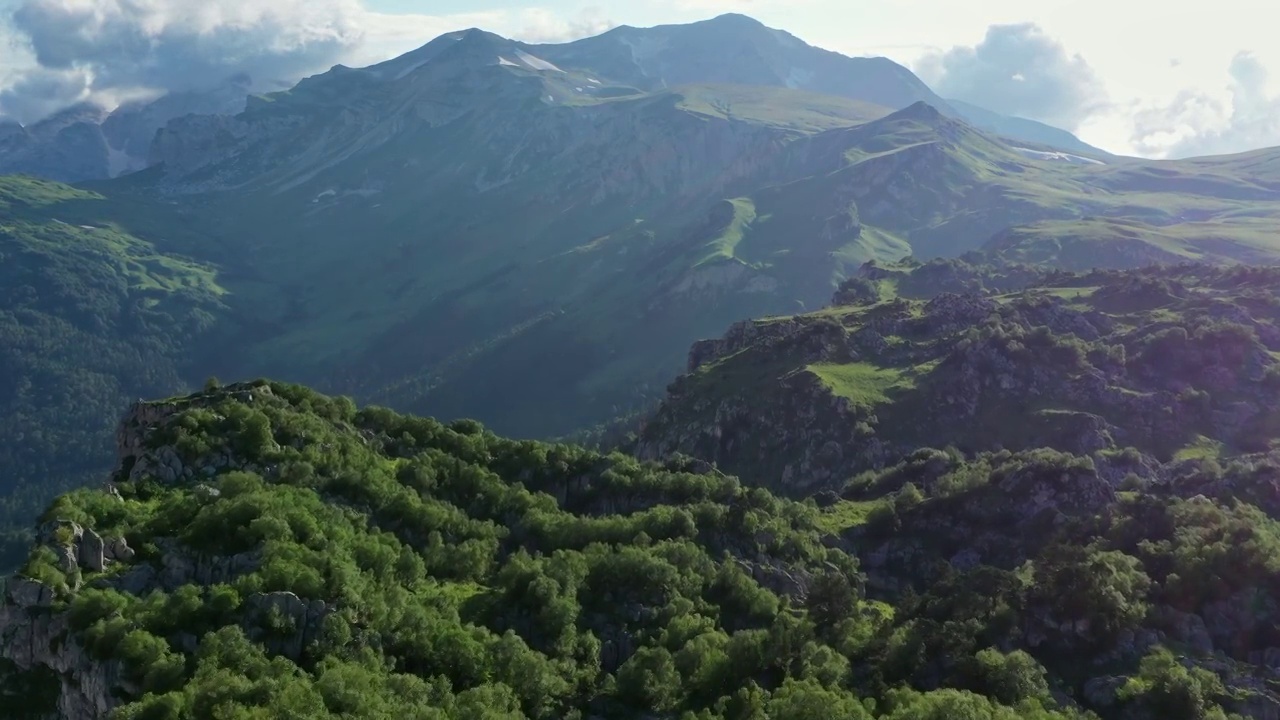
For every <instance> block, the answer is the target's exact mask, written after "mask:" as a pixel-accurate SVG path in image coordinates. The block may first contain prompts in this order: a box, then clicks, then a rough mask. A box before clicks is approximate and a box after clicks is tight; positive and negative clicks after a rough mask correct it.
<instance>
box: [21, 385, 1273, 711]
mask: <svg viewBox="0 0 1280 720" xmlns="http://www.w3.org/2000/svg"><path fill="white" fill-rule="evenodd" d="M120 449H121V457H122V460H121V464H120V467H119V468H118V469H117V471H116V472H115V473H114V475H113V476H112V478H111V480H110V482H109V483H108V484H107V486H106V487H105V488H102V489H86V490H79V491H76V492H73V493H70V494H68V495H65V496H63V497H61V498H60V499H59V500H58V501H57V502H56V503H55V504H54V505H53V506H52V507H51V508H50V510H49V511H48V512H47V513H46V515H45V517H44V520H43V523H42V526H41V544H40V545H39V546H38V547H37V548H36V549H35V551H34V552H33V553H32V554H31V556H30V558H29V560H28V562H27V564H26V567H25V568H24V570H23V572H22V573H21V574H20V576H18V577H17V578H15V579H12V580H11V581H10V582H9V584H8V588H7V591H6V594H5V598H4V599H5V603H4V604H3V605H2V606H0V640H3V645H2V646H0V653H3V660H0V694H3V695H5V697H6V698H7V699H10V700H12V701H13V702H11V703H10V704H9V705H6V709H10V708H17V709H15V710H12V711H11V712H12V715H11V716H12V717H33V718H35V717H48V716H49V714H50V713H51V712H55V711H57V712H61V713H62V715H63V716H74V717H87V718H92V717H108V716H109V717H114V718H225V717H244V718H256V717H261V718H267V717H299V718H303V717H305V718H323V717H335V718H337V717H341V718H387V717H393V716H404V717H415V718H416V717H440V718H524V717H528V718H565V717H582V718H588V717H600V718H614V717H618V718H631V717H634V718H681V719H682V720H684V719H691V720H701V719H704V718H705V719H707V720H711V719H714V718H724V719H725V720H730V719H732V720H748V719H752V720H769V719H778V720H782V719H786V720H792V719H798V720H806V719H808V718H814V719H815V720H816V719H819V718H821V719H823V720H825V719H826V718H832V717H841V718H892V719H894V720H915V719H917V718H937V719H939V720H942V719H943V718H957V717H959V718H1000V719H1005V718H1007V719H1009V720H1013V719H1014V718H1044V719H1048V718H1087V717H1102V718H1146V717H1151V718H1156V717H1159V718H1222V717H1225V712H1224V710H1230V711H1233V712H1238V713H1243V714H1244V715H1246V716H1254V717H1266V716H1267V715H1265V713H1266V712H1270V711H1274V710H1276V709H1280V698H1277V697H1276V696H1275V695H1273V694H1272V691H1271V690H1269V685H1268V683H1269V682H1272V681H1273V680H1274V678H1273V677H1272V676H1273V674H1274V673H1275V671H1274V670H1271V669H1268V666H1269V663H1270V662H1271V658H1272V655H1273V654H1274V646H1275V645H1276V644H1277V643H1278V642H1280V638H1278V637H1275V636H1274V627H1275V622H1274V617H1273V614H1272V613H1273V611H1274V609H1273V608H1271V606H1270V605H1269V604H1268V603H1267V602H1266V601H1265V598H1266V597H1268V596H1269V594H1270V593H1272V592H1274V590H1276V589H1280V588H1278V586H1277V585H1276V579H1277V577H1280V576H1277V572H1280V569H1277V567H1276V565H1275V550H1276V549H1277V548H1280V524H1278V523H1277V521H1276V520H1275V517H1276V515H1275V513H1276V512H1277V510H1280V508H1277V507H1276V506H1275V501H1274V497H1273V496H1272V495H1271V494H1270V493H1269V492H1268V490H1267V488H1268V487H1269V485H1268V482H1273V481H1274V478H1275V477H1277V476H1280V458H1272V459H1267V458H1254V459H1252V460H1250V461H1248V462H1243V461H1241V462H1236V463H1234V464H1232V465H1230V466H1228V467H1226V468H1222V467H1219V466H1217V465H1215V464H1213V463H1211V462H1207V461H1206V462H1197V463H1193V464H1189V465H1185V466H1184V467H1182V469H1181V470H1179V471H1178V472H1176V473H1166V474H1160V473H1156V474H1151V473H1146V474H1145V475H1141V476H1140V475H1138V474H1136V473H1135V474H1134V476H1133V477H1132V478H1129V479H1128V480H1126V481H1125V483H1126V484H1125V487H1127V488H1131V489H1136V488H1142V489H1144V490H1145V491H1146V492H1145V493H1144V494H1142V495H1138V494H1136V493H1134V492H1132V491H1131V490H1122V491H1115V490H1113V489H1112V487H1111V485H1110V484H1109V483H1108V481H1106V480H1102V479H1100V477H1099V475H1098V473H1097V470H1096V468H1095V467H1094V466H1093V464H1092V463H1091V461H1090V460H1088V459H1085V458H1073V457H1070V456H1067V455H1062V454H1057V453H1054V452H1051V451H1041V452H1034V453H1027V454H1012V453H1008V452H1004V453H1000V454H990V455H983V456H980V457H977V458H973V459H965V458H963V457H961V456H960V455H958V454H957V453H955V452H950V453H948V452H942V451H921V452H918V453H916V454H915V455H913V456H912V457H911V458H909V459H908V461H906V462H904V463H903V464H902V465H900V466H896V467H894V468H890V469H888V470H886V471H884V472H882V473H873V474H868V475H865V476H861V477H859V478H857V479H856V480H855V481H854V482H852V483H850V485H849V486H848V488H846V490H845V494H846V496H847V497H848V498H849V499H843V500H838V501H837V502H836V503H835V504H834V505H828V502H827V501H826V500H823V501H822V503H821V504H822V505H828V506H827V507H822V508H820V507H818V504H817V503H815V502H813V501H808V502H806V503H797V502H793V501H788V500H782V499H779V498H777V497H774V496H772V495H771V494H769V493H768V492H766V491H764V490H761V489H750V488H747V487H745V486H743V485H742V484H741V483H739V482H738V481H737V480H735V479H734V478H731V477H728V476H725V475H722V474H720V473H718V472H715V471H714V470H710V469H709V468H708V467H707V466H705V465H704V464H701V463H699V462H697V461H693V460H675V461H671V462H668V463H666V464H664V465H656V464H643V463H640V462H638V461H636V460H634V459H632V458H629V457H626V456H623V455H618V454H613V455H601V454H598V453H594V452H589V451H586V450H582V449H579V448H575V447H572V446H564V445H547V444H542V443H535V442H527V441H511V440H504V439H501V438H498V437H496V436H494V435H493V434H491V433H489V432H487V431H485V430H484V429H483V428H481V427H480V426H478V425H476V424H474V423H470V422H457V423H452V424H447V425H446V424H442V423H440V422H437V421H434V420H429V419H421V418H414V417H407V416H402V415H397V414H395V413H392V412H390V411H388V410H385V409H380V408H367V409H364V410H357V409H356V407H355V405H354V404H353V403H351V402H350V401H349V400H346V399H342V398H327V397H323V396H320V395H317V394H315V393H313V392H311V391H308V390H306V389H304V388H301V387H298V386H289V385H282V384H276V383H268V382H265V381H264V382H258V383H252V384H245V385H237V386H232V387H229V388H224V389H211V390H209V391H206V392H204V393H201V394H199V395H196V396H192V397H188V398H180V399H174V400H170V401H166V402H163V403H151V404H143V405H139V406H137V407H136V408H135V409H134V411H133V412H132V413H131V414H130V415H129V416H128V417H127V418H126V421H125V423H124V424H123V425H122V429H121V434H120ZM1140 472H1141V470H1140ZM1268 479H1270V480H1268ZM864 506H869V507H870V512H869V513H866V514H865V515H864V516H863V517H861V518H860V519H854V515H855V513H852V512H851V511H853V510H856V508H857V507H864ZM1032 506H1035V507H1032ZM1053 516H1057V518H1058V519H1057V520H1053V519H1052V517H1053ZM859 555H860V556H861V558H862V560H861V564H862V565H863V566H864V567H861V568H860V567H859V564H860V561H859V559H858V556H859ZM55 669H56V670H57V672H54V670H55Z"/></svg>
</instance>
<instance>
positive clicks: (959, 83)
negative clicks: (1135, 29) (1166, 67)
mask: <svg viewBox="0 0 1280 720" xmlns="http://www.w3.org/2000/svg"><path fill="white" fill-rule="evenodd" d="M915 69H916V72H917V73H918V74H919V75H920V77H921V78H922V79H923V80H924V81H925V82H926V83H928V84H929V85H930V86H932V87H933V89H934V91H935V92H937V93H938V94H939V95H942V96H943V97H950V98H956V99H957V100H964V101H966V102H970V103H973V104H975V105H980V106H982V107H985V108H987V109H989V110H994V111H996V112H1000V113H1004V114H1006V115H1016V116H1019V117H1026V118H1031V119H1033V120H1040V121H1043V122H1046V123H1049V124H1051V125H1056V126H1058V127H1062V128H1066V129H1068V130H1074V129H1076V128H1077V127H1078V126H1079V125H1080V124H1081V122H1083V121H1084V120H1085V119H1086V118H1088V117H1089V116H1090V115H1092V114H1093V113H1095V112H1098V111H1099V110H1100V109H1101V108H1103V107H1104V106H1105V105H1106V91H1105V89H1104V88H1103V85H1102V81H1101V80H1100V79H1099V77H1098V75H1097V74H1096V73H1095V72H1094V70H1093V68H1091V67H1090V66H1089V64H1088V63H1087V62H1085V60H1084V58H1082V57H1081V56H1080V55H1072V54H1070V53H1068V52H1067V50H1066V48H1065V47H1063V45H1062V43H1060V42H1058V41H1057V40H1055V39H1053V38H1051V37H1049V36H1048V35H1046V34H1045V33H1044V32H1043V31H1042V30H1041V29H1040V28H1039V27H1038V26H1037V25H1035V24H1033V23H1022V24H1018V25H992V26H990V27H989V28H988V29H987V33H986V37H985V38H984V39H983V40H982V42H980V43H978V44H977V45H974V46H972V47H953V48H951V49H950V50H947V51H945V52H935V53H930V54H928V55H926V56H924V57H923V58H921V59H920V60H919V61H918V62H917V63H916V68H915Z"/></svg>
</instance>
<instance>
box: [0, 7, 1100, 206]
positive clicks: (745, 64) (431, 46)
mask: <svg viewBox="0 0 1280 720" xmlns="http://www.w3.org/2000/svg"><path fill="white" fill-rule="evenodd" d="M478 38H483V43H477V42H476V40H477V39H478ZM463 39H467V40H469V41H470V42H468V43H467V44H466V45H467V46H468V47H470V48H472V51H474V52H476V53H479V54H478V55H476V56H475V57H473V58H472V59H473V60H475V61H489V62H493V63H504V64H507V65H509V66H511V67H523V68H525V69H530V70H547V69H551V68H555V69H557V70H559V69H561V68H563V69H565V70H568V71H570V72H576V73H578V79H579V80H580V81H583V82H584V83H585V84H586V85H587V86H593V85H609V86H611V89H610V90H609V91H608V92H611V93H619V94H625V93H629V92H647V93H654V92H660V91H663V90H668V89H671V88H675V87H679V86H687V85H707V84H717V85H725V84H731V85H746V86H755V87H775V88H788V89H795V90H806V91H809V92H814V93H819V94H823V95H830V96H835V97H841V98H846V99H849V100H853V101H856V102H860V103H866V104H868V105H877V106H880V107H882V108H884V112H890V111H893V110H898V109H901V108H904V107H906V106H908V105H910V104H912V103H914V102H919V101H924V102H928V103H930V104H931V105H933V106H935V107H937V108H939V109H940V110H942V111H943V112H945V113H947V114H948V115H951V116H954V117H961V118H964V119H966V120H967V121H969V122H971V123H973V124H974V125H976V126H977V127H981V128H983V129H986V130H990V131H993V132H998V133H1000V134H1002V135H1007V136H1009V137H1012V138H1015V139H1018V140H1022V141H1025V142H1030V143H1035V144H1038V145H1049V146H1052V147H1054V148H1057V149H1060V150H1068V151H1072V152H1087V153H1090V154H1094V155H1104V154H1105V153H1103V152H1102V151H1100V150H1097V148H1092V147H1091V146H1089V145H1087V144H1085V143H1082V142H1081V141H1080V140H1079V139H1077V138H1075V136H1073V135H1071V134H1070V133H1068V132H1066V131H1061V130H1058V129H1056V128H1050V127H1048V126H1046V125H1042V124H1040V123H1036V122H1033V121H1029V120H1022V119H1020V118H1011V117H1006V116H1002V115H999V114H998V113H993V112H991V111H988V110H984V109H982V108H978V107H975V106H972V105H967V104H963V103H959V102H957V101H948V100H944V99H942V98H940V97H938V96H937V95H936V94H935V93H934V92H933V91H932V90H930V89H929V88H928V87H927V86H926V85H925V84H924V83H923V82H921V81H920V79H919V78H917V77H916V76H915V75H914V74H912V72H911V71H910V70H908V69H907V68H905V67H903V66H901V65H899V64H897V63H895V62H893V61H891V60H888V59H886V58H854V57H847V56H844V55H841V54H839V53H835V52H831V51H828V50H823V49H820V48H816V47H813V46H811V45H808V44H806V43H805V42H803V41H802V40H800V39H798V38H796V37H795V36H793V35H791V34H789V33H786V32H784V31H781V30H775V29H772V28H768V27H766V26H765V25H763V24H761V23H760V22H758V21H756V20H754V19H752V18H749V17H746V16H744V15H737V14H727V15H722V16H719V17H716V18H713V19H711V20H706V21H703V22H697V23H692V24H688V25H663V26H657V27H652V28H633V27H627V26H623V27H619V28H615V29H613V30H611V31H609V32H606V33H604V34H602V35H598V36H595V37H590V38H585V39H583V40H578V41H574V42H569V43H563V44H542V45H530V44H526V43H520V42H516V41H512V40H507V39H505V38H501V37H499V36H497V35H493V34H491V33H486V32H484V31H481V30H463V31H458V32H454V33H448V34H446V35H443V36H441V37H439V38H436V39H435V40H433V41H431V42H429V43H427V44H426V45H424V46H423V47H421V48H419V49H417V50H414V51H412V52H409V53H406V54H405V55H402V56H400V57H398V58H393V59H391V60H388V61H386V62H383V63H379V64H377V65H373V66H370V67H367V68H362V69H360V71H359V74H356V75H353V76H352V77H353V78H368V79H372V80H374V81H388V80H396V79H400V78H403V77H405V76H407V75H408V74H410V73H412V72H413V71H414V70H416V69H417V68H419V67H422V66H423V65H425V64H426V63H428V62H431V61H432V60H434V59H435V58H436V57H437V55H440V54H445V53H450V52H452V51H451V50H450V48H451V46H452V45H454V44H456V43H457V42H458V41H459V40H463ZM482 44H483V45H484V46H485V47H483V48H481V47H480V45H482ZM486 53H492V54H493V57H489V56H488V55H486ZM482 56H484V57H482ZM530 62H532V63H533V64H532V65H531V64H530ZM350 70H351V69H350V68H346V67H343V66H337V67H335V68H334V69H333V70H332V71H330V73H324V74H322V75H319V76H316V77H326V76H329V75H330V74H332V73H349V72H350ZM314 79H315V78H308V79H306V80H304V81H302V82H303V83H307V82H309V81H313V80H314ZM251 88H252V82H251V81H250V79H249V78H247V77H245V76H237V77H233V78H229V79H228V80H227V81H226V82H225V83H223V84H222V85H220V86H217V87H214V88H209V89H207V90H203V91H187V92H174V93H170V94H168V95H165V96H162V97H160V98H159V99H157V100H154V101H150V102H134V103H129V104H126V105H124V106H121V107H120V108H117V109H116V110H115V111H112V112H110V113H108V112H107V111H105V110H104V109H102V108H99V107H96V106H92V105H82V106H76V107H73V108H69V109H67V110H63V111H61V112H59V113H57V114H56V115H54V116H51V117H50V118H47V119H45V120H42V121H40V122H38V123H35V124H33V125H32V126H30V127H27V128H23V127H21V126H19V125H17V124H16V123H7V124H3V125H0V173H27V174H32V175H36V176H39V177H46V178H49V179H52V180H58V181H63V182H80V181H86V180H99V179H106V178H113V177H117V176H119V175H122V174H125V173H128V172H135V171H138V170H142V169H144V168H146V167H148V166H150V165H153V164H155V163H157V162H162V161H163V160H164V158H165V155H164V154H163V152H161V154H160V155H155V154H153V151H152V143H153V141H154V140H155V136H156V132H157V131H158V130H160V129H162V128H164V127H165V126H166V125H167V124H168V123H169V122H170V121H171V120H177V119H179V118H182V117H184V116H190V115H195V116H202V117H205V121H206V122H209V121H211V120H212V118H214V117H218V116H234V115H236V114H238V113H239V112H241V111H242V110H243V109H244V108H245V102H246V98H247V96H249V94H250V91H251Z"/></svg>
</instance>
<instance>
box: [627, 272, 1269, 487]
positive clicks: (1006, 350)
mask: <svg viewBox="0 0 1280 720" xmlns="http://www.w3.org/2000/svg"><path fill="white" fill-rule="evenodd" d="M917 275H923V276H924V278H925V279H926V281H925V282H921V279H920V278H917V277H916V276H917ZM1027 285H1030V286H1031V287H1026V289H1023V290H1016V291H1013V292H1010V291H1009V289H1010V288H1011V287H1025V286H1027ZM929 288H932V289H933V290H934V291H935V292H936V291H938V290H953V291H960V293H957V292H944V293H943V294H941V295H937V296H936V297H933V298H932V299H928V300H924V299H921V300H909V299H907V298H908V297H928V294H927V292H925V290H926V289H929ZM1278 289H1280V271H1277V270H1276V269H1268V268H1244V267H1236V268H1228V269H1211V268H1206V267H1203V266H1184V267H1175V268H1167V269H1150V270H1141V271H1124V272H1094V273H1089V274H1080V275H1073V274H1068V273H1061V272H1038V273H1037V272H1033V271H1030V270H1028V269H1025V268H1021V269H1019V268H1017V267H1014V268H1003V269H990V268H988V269H983V268H981V267H977V268H975V267H974V266H973V265H971V264H969V263H966V262H964V261H939V262H934V263H929V264H925V265H917V266H907V267H905V268H904V267H902V266H899V267H897V268H884V269H881V268H874V267H872V268H867V269H866V270H865V271H864V273H862V275H861V276H860V277H858V278H854V279H851V280H850V281H847V282H846V283H845V284H844V285H843V286H842V287H841V289H840V291H839V292H838V293H837V296H836V299H837V301H838V303H841V304H837V305H835V306H833V307H831V308H828V309H825V310H822V311H819V312H816V313H812V314H809V315H803V316H797V317H791V318H773V319H765V320H759V321H753V322H748V323H742V324H740V325H738V326H735V327H734V328H733V329H732V330H731V331H730V332H729V334H728V335H726V336H725V337H724V338H722V339H719V340H715V341H706V342H702V343H699V344H698V345H696V346H695V347H694V349H693V351H692V353H691V357H690V365H691V372H690V373H689V374H688V375H686V376H684V377H682V378H680V379H679V380H677V381H676V382H675V383H674V384H673V385H672V386H671V388H670V394H669V396H668V399H667V401H666V402H665V404H664V405H663V407H662V408H661V409H660V410H659V411H658V412H657V414H656V415H655V416H654V417H653V418H652V419H651V420H650V421H649V422H648V423H647V425H646V427H645V429H644V431H643V432H642V433H641V436H640V439H639V449H640V451H641V454H642V455H643V456H649V457H660V456H665V455H667V454H670V453H672V452H685V453H688V454H690V455H694V456H697V457H702V458H705V459H707V460H712V461H715V462H716V463H718V464H719V465H720V467H722V468H724V469H725V470H726V471H728V472H733V473H738V474H740V475H741V476H742V477H743V478H744V479H746V480H749V481H752V482H761V483H766V484H768V485H770V486H771V487H774V488H775V489H778V488H781V489H785V491H787V492H793V493H800V492H805V491H814V490H819V489H823V488H828V489H833V488H838V487H839V486H840V485H841V484H842V483H843V482H844V481H845V480H846V479H847V478H848V477H850V476H852V475H854V474H856V473H858V472H860V471H863V470H867V469H873V468H878V467H884V466H885V465H886V464H893V463H895V462H897V461H898V460H899V459H901V458H902V457H904V456H905V455H907V454H909V453H910V452H912V451H913V450H915V449H916V448H919V447H923V446H946V445H954V446H956V447H958V448H960V449H961V450H963V451H965V452H967V453H974V452H979V451H987V450H999V449H1002V448H1008V449H1012V450H1018V449H1031V448H1038V447H1052V448H1056V449H1058V450H1062V451H1066V452H1070V453H1073V454H1078V455H1084V456H1090V455H1099V454H1100V453H1101V454H1105V453H1108V452H1112V451H1117V450H1122V449H1125V448H1134V449H1135V450H1136V451H1137V452H1138V453H1139V454H1140V455H1142V456H1144V458H1145V460H1146V461H1148V462H1153V463H1154V462H1166V461H1170V460H1174V459H1183V458H1189V457H1231V456H1234V455H1240V454H1247V453H1256V452H1263V451H1267V450H1268V449H1270V448H1272V447H1274V446H1275V443H1276V441H1277V440H1280V415H1277V412H1278V411H1277V407H1278V406H1280V294H1278V292H1280V290H1278Z"/></svg>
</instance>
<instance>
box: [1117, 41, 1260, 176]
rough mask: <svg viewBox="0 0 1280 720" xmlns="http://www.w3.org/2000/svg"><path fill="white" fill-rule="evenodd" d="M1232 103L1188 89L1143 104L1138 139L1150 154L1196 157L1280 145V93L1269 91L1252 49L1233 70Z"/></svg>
mask: <svg viewBox="0 0 1280 720" xmlns="http://www.w3.org/2000/svg"><path fill="white" fill-rule="evenodd" d="M1228 76H1229V78H1230V82H1229V84H1228V86H1227V90H1228V94H1229V98H1230V99H1229V101H1224V100H1219V99H1218V98H1216V97H1214V96H1213V95H1210V94H1208V93H1206V92H1203V91H1192V90H1186V91H1183V92H1181V93H1179V94H1178V95H1177V97H1175V98H1174V99H1173V101H1172V102H1170V103H1168V104H1165V105H1158V106H1154V107H1152V106H1148V107H1142V108H1137V109H1136V112H1135V113H1134V125H1133V137H1132V142H1133V145H1134V147H1135V149H1136V150H1137V151H1138V152H1140V153H1142V154H1145V155H1152V156H1159V157H1190V156H1195V155H1216V154H1224V153H1234V152H1243V151H1245V150H1252V149H1256V148H1260V147H1266V146H1271V145H1280V95H1274V94H1271V93H1270V92H1269V87H1268V80H1269V78H1268V73H1267V69H1266V68H1265V67H1263V65H1262V63H1261V62H1259V61H1258V59H1257V58H1256V57H1254V56H1253V55H1252V54H1250V53H1243V52H1242V53H1239V54H1237V55H1236V56H1235V58H1234V59H1233V60H1232V61H1231V65H1230V68H1229V69H1228Z"/></svg>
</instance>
